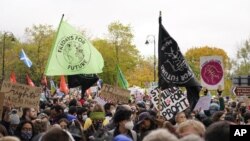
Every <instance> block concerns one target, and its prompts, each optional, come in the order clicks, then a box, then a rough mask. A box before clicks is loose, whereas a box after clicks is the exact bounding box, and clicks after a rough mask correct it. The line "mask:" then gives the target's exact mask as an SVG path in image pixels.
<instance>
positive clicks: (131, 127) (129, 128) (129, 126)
mask: <svg viewBox="0 0 250 141" xmlns="http://www.w3.org/2000/svg"><path fill="white" fill-rule="evenodd" d="M125 128H126V129H128V130H132V129H133V128H134V123H133V122H132V121H129V122H126V123H125Z"/></svg>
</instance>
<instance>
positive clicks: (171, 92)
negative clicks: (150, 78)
mask: <svg viewBox="0 0 250 141" xmlns="http://www.w3.org/2000/svg"><path fill="white" fill-rule="evenodd" d="M150 96H151V101H152V103H153V104H154V107H155V108H156V109H157V110H160V113H161V115H162V116H164V117H165V118H166V119H167V120H170V119H171V118H173V117H174V116H175V115H176V113H178V112H182V111H184V110H185V109H187V108H188V107H189V103H188V100H187V98H186V96H185V95H184V93H183V92H182V91H181V89H179V88H177V87H172V88H168V89H165V90H164V91H161V92H160V90H159V89H157V88H156V89H154V90H152V91H151V92H150ZM159 99H160V101H159ZM159 103H160V104H159Z"/></svg>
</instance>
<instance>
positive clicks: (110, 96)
mask: <svg viewBox="0 0 250 141" xmlns="http://www.w3.org/2000/svg"><path fill="white" fill-rule="evenodd" d="M99 97H101V98H103V99H104V100H105V101H107V102H115V103H116V102H120V103H128V100H129V97H130V91H129V90H126V89H121V88H118V87H114V86H112V85H107V84H103V87H102V89H101V93H100V94H99Z"/></svg>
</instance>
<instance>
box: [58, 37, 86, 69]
mask: <svg viewBox="0 0 250 141" xmlns="http://www.w3.org/2000/svg"><path fill="white" fill-rule="evenodd" d="M56 48H57V53H56V58H57V61H58V62H59V64H60V66H62V67H63V68H64V69H67V70H70V71H79V70H81V69H83V68H84V67H85V66H86V65H87V64H88V63H89V61H90V57H91V52H90V45H89V43H88V42H87V41H86V39H85V38H84V37H83V36H80V35H76V34H72V35H69V36H65V37H63V38H62V39H61V40H60V41H59V43H58V46H57V47H56Z"/></svg>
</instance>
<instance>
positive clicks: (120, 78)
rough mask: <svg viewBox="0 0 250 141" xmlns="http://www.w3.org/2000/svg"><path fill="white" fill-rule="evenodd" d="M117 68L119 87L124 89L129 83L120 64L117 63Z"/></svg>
mask: <svg viewBox="0 0 250 141" xmlns="http://www.w3.org/2000/svg"><path fill="white" fill-rule="evenodd" d="M116 69H117V81H118V85H119V87H121V88H123V89H128V86H129V84H128V81H127V80H126V78H125V76H124V75H123V73H122V70H121V69H120V67H119V66H118V65H116Z"/></svg>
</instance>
